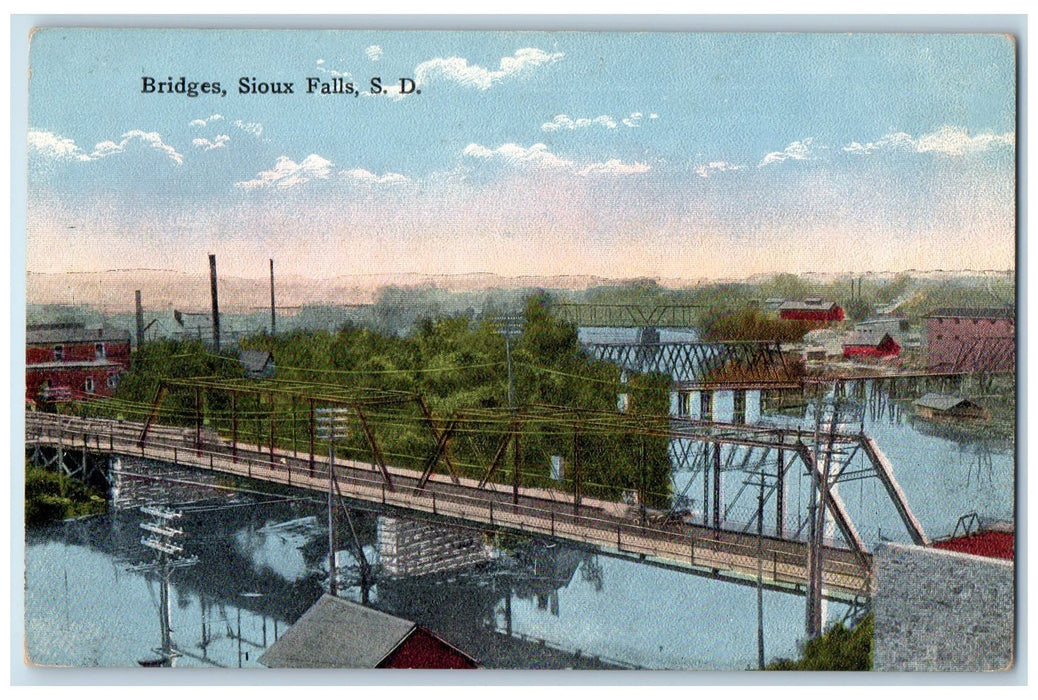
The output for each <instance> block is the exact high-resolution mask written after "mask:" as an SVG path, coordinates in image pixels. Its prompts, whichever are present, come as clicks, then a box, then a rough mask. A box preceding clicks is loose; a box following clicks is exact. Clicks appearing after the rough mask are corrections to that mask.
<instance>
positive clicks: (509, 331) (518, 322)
mask: <svg viewBox="0 0 1038 700" xmlns="http://www.w3.org/2000/svg"><path fill="white" fill-rule="evenodd" d="M496 322H497V324H498V326H499V328H500V330H501V333H502V334H503V335H504V336H505V359H506V361H507V363H508V412H509V413H510V414H512V426H513V428H512V429H513V430H514V431H515V433H514V435H513V437H512V501H513V503H514V504H515V505H518V504H519V482H520V472H519V466H520V464H519V463H520V452H519V427H518V425H516V422H515V374H514V373H513V371H512V339H513V338H516V337H518V336H519V334H520V333H522V329H523V318H522V316H517V315H510V316H501V317H499V318H498V319H497V320H496Z"/></svg>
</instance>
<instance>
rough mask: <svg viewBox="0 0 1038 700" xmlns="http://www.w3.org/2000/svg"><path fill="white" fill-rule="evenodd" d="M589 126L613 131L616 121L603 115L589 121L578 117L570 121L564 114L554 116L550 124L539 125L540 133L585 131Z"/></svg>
mask: <svg viewBox="0 0 1038 700" xmlns="http://www.w3.org/2000/svg"><path fill="white" fill-rule="evenodd" d="M591 126H601V127H604V128H606V129H615V128H616V120H615V119H613V118H612V117H610V116H609V115H608V114H603V115H602V116H600V117H595V118H594V119H589V118H587V117H580V118H578V119H571V118H570V117H568V116H567V115H565V114H556V115H555V118H554V119H552V120H551V121H550V122H545V123H543V124H541V131H563V130H566V131H575V130H577V129H587V128H588V127H591Z"/></svg>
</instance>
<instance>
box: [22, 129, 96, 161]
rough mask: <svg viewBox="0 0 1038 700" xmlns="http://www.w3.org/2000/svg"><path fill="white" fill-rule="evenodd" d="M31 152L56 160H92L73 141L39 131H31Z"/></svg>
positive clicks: (29, 143)
mask: <svg viewBox="0 0 1038 700" xmlns="http://www.w3.org/2000/svg"><path fill="white" fill-rule="evenodd" d="M28 146H29V151H30V152H32V153H38V154H40V155H42V156H45V157H47V158H54V159H56V160H80V161H86V160H90V156H88V155H87V154H86V153H83V151H82V149H80V147H79V146H77V145H76V142H75V141H73V140H72V139H67V138H65V137H64V136H59V135H58V134H53V133H51V132H49V131H40V130H38V129H30V130H29V141H28Z"/></svg>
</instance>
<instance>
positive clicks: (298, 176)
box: [235, 153, 332, 190]
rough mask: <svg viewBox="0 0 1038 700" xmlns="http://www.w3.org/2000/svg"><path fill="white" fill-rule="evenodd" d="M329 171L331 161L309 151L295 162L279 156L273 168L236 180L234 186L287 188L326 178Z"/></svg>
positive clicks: (242, 187) (245, 187)
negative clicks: (245, 178) (304, 156)
mask: <svg viewBox="0 0 1038 700" xmlns="http://www.w3.org/2000/svg"><path fill="white" fill-rule="evenodd" d="M331 172H332V162H331V161H329V160H326V159H324V158H322V157H321V156H319V155H317V154H316V153H311V154H310V155H308V156H307V157H306V158H304V159H303V161H302V162H301V163H296V162H295V161H294V160H292V159H291V158H289V157H288V156H281V157H280V158H278V160H277V163H275V164H274V167H273V168H271V169H270V170H264V171H262V172H260V173H259V175H257V176H256V178H255V179H253V180H245V181H243V182H238V183H236V184H235V187H240V188H241V189H245V190H253V189H258V188H261V187H277V188H278V189H289V188H292V187H296V186H298V185H302V184H304V183H307V182H310V181H311V180H327V179H328V178H329V177H330V176H331Z"/></svg>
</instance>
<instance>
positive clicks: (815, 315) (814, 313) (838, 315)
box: [779, 297, 844, 323]
mask: <svg viewBox="0 0 1038 700" xmlns="http://www.w3.org/2000/svg"><path fill="white" fill-rule="evenodd" d="M779 318H781V319H782V320H783V321H813V322H815V323H838V322H840V321H842V320H843V318H844V315H843V309H842V308H840V306H839V305H837V304H836V302H832V301H825V300H824V299H821V298H819V297H812V298H810V299H804V300H803V301H787V302H784V303H783V304H782V306H780V307H779Z"/></svg>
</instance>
